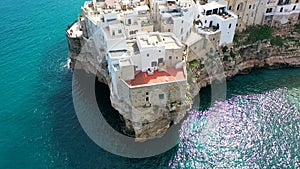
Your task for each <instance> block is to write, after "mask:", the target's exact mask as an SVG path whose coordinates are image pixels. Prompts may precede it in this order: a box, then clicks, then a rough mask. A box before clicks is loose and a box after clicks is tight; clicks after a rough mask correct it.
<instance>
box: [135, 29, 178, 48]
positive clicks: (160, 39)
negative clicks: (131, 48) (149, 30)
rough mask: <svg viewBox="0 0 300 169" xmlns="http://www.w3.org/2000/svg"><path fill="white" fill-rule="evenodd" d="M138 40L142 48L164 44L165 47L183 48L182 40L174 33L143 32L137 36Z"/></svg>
mask: <svg viewBox="0 0 300 169" xmlns="http://www.w3.org/2000/svg"><path fill="white" fill-rule="evenodd" d="M137 42H138V43H139V45H140V47H141V48H146V47H153V46H164V47H165V49H178V48H181V47H182V45H181V42H179V41H178V40H176V38H175V37H174V35H171V34H164V33H155V34H141V35H138V36H137Z"/></svg>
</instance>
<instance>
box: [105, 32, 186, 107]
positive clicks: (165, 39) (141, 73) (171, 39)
mask: <svg viewBox="0 0 300 169" xmlns="http://www.w3.org/2000/svg"><path fill="white" fill-rule="evenodd" d="M126 45H127V49H126V50H116V51H110V52H108V53H107V56H106V57H107V60H108V68H109V73H110V75H111V78H112V86H113V89H114V90H113V91H114V94H115V95H116V96H117V97H118V98H119V99H121V100H124V101H126V102H127V103H128V104H129V105H134V106H137V107H139V106H144V105H151V104H155V105H156V104H161V103H165V104H166V103H167V102H168V100H169V99H170V98H169V97H171V96H172V98H171V99H170V101H174V100H176V101H183V100H184V97H185V90H186V89H185V87H186V78H187V74H186V67H185V60H184V58H183V51H184V46H183V45H182V44H181V42H179V40H177V38H176V37H175V36H174V35H173V34H172V33H157V32H154V33H145V34H139V35H137V37H136V39H134V40H128V41H127V42H126ZM170 85H171V86H177V87H178V86H180V91H181V92H180V94H178V93H177V94H176V93H174V92H173V94H168V96H167V95H166V93H157V92H156V90H154V89H157V88H160V87H166V86H170ZM145 88H147V93H148V96H146V95H139V94H137V93H135V94H134V92H133V91H140V90H141V91H142V90H144V89H145ZM163 91H165V92H166V90H163ZM155 93H156V94H155ZM152 94H153V95H152ZM160 94H164V96H162V95H160ZM151 95H152V96H153V97H154V95H157V98H152V99H151V97H150V96H151ZM159 95H160V96H159ZM141 97H143V99H142V100H138V99H139V98H141ZM155 97H156V96H155ZM126 98H127V99H126ZM157 100H160V101H161V103H156V101H157Z"/></svg>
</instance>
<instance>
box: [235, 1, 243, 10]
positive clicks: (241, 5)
mask: <svg viewBox="0 0 300 169" xmlns="http://www.w3.org/2000/svg"><path fill="white" fill-rule="evenodd" d="M236 10H237V11H241V10H243V3H239V4H238V6H237V7H236Z"/></svg>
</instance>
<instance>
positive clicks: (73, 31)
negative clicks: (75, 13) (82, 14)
mask: <svg viewBox="0 0 300 169" xmlns="http://www.w3.org/2000/svg"><path fill="white" fill-rule="evenodd" d="M82 33H83V32H82V31H81V30H80V24H79V22H75V23H74V24H73V25H72V26H71V27H70V28H69V29H68V30H67V34H68V36H69V37H71V38H77V37H81V36H82Z"/></svg>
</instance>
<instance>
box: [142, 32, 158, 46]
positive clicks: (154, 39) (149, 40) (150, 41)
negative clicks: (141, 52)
mask: <svg viewBox="0 0 300 169" xmlns="http://www.w3.org/2000/svg"><path fill="white" fill-rule="evenodd" d="M138 41H139V43H140V45H141V47H142V48H144V47H152V46H163V43H162V41H161V39H160V37H159V36H158V35H157V34H154V35H142V36H139V38H138Z"/></svg>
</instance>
